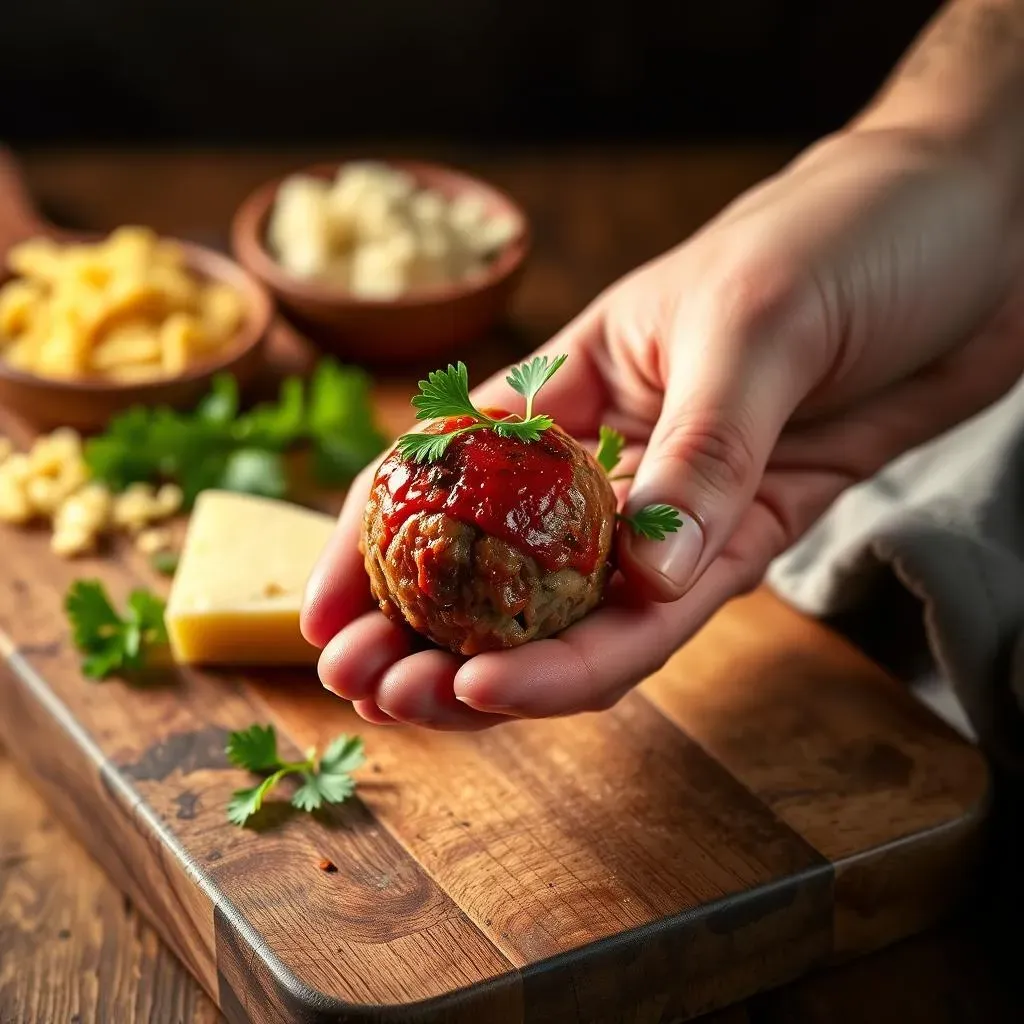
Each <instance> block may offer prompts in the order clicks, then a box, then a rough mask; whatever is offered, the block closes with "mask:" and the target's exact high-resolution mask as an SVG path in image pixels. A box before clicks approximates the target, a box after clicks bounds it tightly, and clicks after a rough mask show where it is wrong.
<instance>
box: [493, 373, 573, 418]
mask: <svg viewBox="0 0 1024 1024" xmlns="http://www.w3.org/2000/svg"><path fill="white" fill-rule="evenodd" d="M568 358H569V357H568V356H567V355H561V356H556V357H555V359H554V360H553V361H550V362H549V360H548V357H547V356H534V357H533V359H531V360H530V361H529V362H528V363H523V364H522V365H521V366H517V367H515V368H514V369H513V370H512V371H511V372H510V373H509V375H508V376H507V377H506V378H505V380H506V381H508V384H509V387H511V388H512V390H513V391H515V392H518V393H519V394H520V395H522V396H523V398H525V399H526V415H525V416H524V417H523V418H524V419H526V420H528V419H530V417H531V416H533V399H534V398H535V396H536V394H537V392H538V391H540V389H541V388H542V387H544V385H545V384H547V382H548V381H549V380H551V378H552V377H553V376H554V375H555V374H556V373H557V372H558V371H559V370H560V369H561V368H562V364H563V363H564V362H565V361H566V359H568ZM542 429H543V428H542Z"/></svg>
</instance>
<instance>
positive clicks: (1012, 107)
mask: <svg viewBox="0 0 1024 1024" xmlns="http://www.w3.org/2000/svg"><path fill="white" fill-rule="evenodd" d="M854 126H855V127H866V128H890V127H909V128H913V129H916V130H921V131H922V132H925V133H927V134H930V135H932V136H934V137H936V138H938V139H940V140H943V141H948V142H950V143H953V144H957V145H962V146H965V147H969V148H970V149H971V151H972V152H974V153H976V154H977V155H978V156H979V157H980V158H981V159H982V160H984V161H985V162H986V164H988V165H989V166H990V167H991V168H992V170H993V172H994V173H996V174H997V175H999V177H1000V178H1001V179H1002V180H1003V181H1004V182H1005V183H1006V185H1007V186H1008V187H1009V188H1011V189H1013V190H1014V192H1015V193H1016V195H1017V196H1019V197H1021V198H1022V199H1024V0H951V2H949V3H947V4H946V6H945V7H944V8H943V9H942V10H941V11H940V12H939V13H938V15H936V17H935V18H934V19H933V21H932V22H931V24H930V25H929V26H928V27H927V28H926V29H925V30H924V32H922V34H921V35H920V36H919V38H918V39H917V40H916V41H915V43H914V45H913V46H912V47H911V49H910V50H909V51H908V53H907V55H906V56H905V57H904V58H903V60H902V61H901V62H900V64H899V65H898V66H897V68H896V70H895V71H894V72H893V74H892V76H891V78H890V79H889V81H888V82H887V83H886V85H885V86H884V88H883V89H882V91H881V92H880V94H879V95H878V97H877V98H876V99H875V100H874V101H873V102H872V103H871V104H870V106H869V107H868V108H867V110H866V111H865V112H864V113H863V114H862V115H860V117H859V118H857V119H856V121H855V122H854Z"/></svg>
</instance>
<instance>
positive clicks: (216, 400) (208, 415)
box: [196, 373, 239, 424]
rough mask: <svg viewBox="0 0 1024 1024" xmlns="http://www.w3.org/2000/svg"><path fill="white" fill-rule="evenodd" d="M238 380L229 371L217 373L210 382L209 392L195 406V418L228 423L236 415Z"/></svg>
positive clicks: (209, 421)
mask: <svg viewBox="0 0 1024 1024" xmlns="http://www.w3.org/2000/svg"><path fill="white" fill-rule="evenodd" d="M238 405H239V396H238V381H237V380H236V379H235V378H234V377H232V376H231V374H229V373H218V374H217V376H216V377H214V378H213V380H212V381H211V382H210V393H209V394H208V395H206V397H205V398H203V399H201V400H200V402H199V404H198V405H197V406H196V418H197V419H200V420H204V421H205V422H207V423H216V424H225V423H230V422H231V421H232V420H233V419H234V418H235V417H236V416H237V415H238Z"/></svg>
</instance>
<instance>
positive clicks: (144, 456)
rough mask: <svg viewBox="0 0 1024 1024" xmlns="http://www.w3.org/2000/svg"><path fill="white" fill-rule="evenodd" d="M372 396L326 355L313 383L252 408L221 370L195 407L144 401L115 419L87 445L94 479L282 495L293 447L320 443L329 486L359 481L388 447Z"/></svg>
mask: <svg viewBox="0 0 1024 1024" xmlns="http://www.w3.org/2000/svg"><path fill="white" fill-rule="evenodd" d="M371 399H372V394H371V388H370V381H369V378H368V377H367V376H366V374H365V373H363V372H362V371H361V370H355V369H352V368H350V367H346V366H342V365H341V364H340V363H336V362H334V361H333V360H329V359H325V360H323V361H321V363H320V364H319V365H318V366H317V368H316V370H315V371H314V373H313V376H312V378H311V380H310V381H309V384H308V386H307V385H306V384H305V383H304V382H303V381H302V380H300V379H299V378H298V377H289V378H286V379H285V380H284V381H282V383H281V389H280V392H279V394H278V398H277V401H276V402H266V403H263V404H261V405H257V406H255V407H254V408H253V409H251V410H249V411H248V412H242V411H240V404H239V394H238V384H237V382H236V380H235V379H234V378H233V377H231V376H229V375H224V374H221V375H219V376H217V377H215V378H214V380H213V381H212V384H211V390H210V392H209V393H208V394H207V395H206V396H205V397H204V398H203V399H202V400H201V401H200V402H199V404H198V405H197V406H196V408H195V409H194V410H193V411H192V412H177V411H175V410H173V409H169V408H165V407H160V406H158V407H155V408H150V407H142V406H139V407H135V408H132V409H128V410H127V411H126V412H124V413H121V414H120V415H118V416H115V417H114V418H113V419H112V420H111V422H110V425H109V426H108V428H107V430H106V432H105V433H103V434H100V435H98V436H97V437H93V438H90V439H89V441H88V442H87V443H86V448H85V458H86V462H87V464H88V466H89V470H90V473H91V474H92V476H93V478H94V479H96V480H97V481H99V482H101V483H105V484H107V486H108V487H110V488H111V489H112V490H114V491H122V490H124V489H125V488H126V487H127V486H128V485H129V484H132V483H136V482H148V483H156V482H159V481H164V480H171V481H174V482H176V483H178V484H179V485H180V486H181V488H182V490H183V491H184V494H185V502H186V505H191V503H192V502H193V501H194V500H195V498H196V496H197V495H198V494H199V493H200V492H201V491H203V490H206V489H207V488H209V487H220V488H223V489H225V490H238V491H245V492H249V493H255V494H263V495H268V496H271V497H281V496H283V495H284V493H285V491H286V488H287V474H286V473H285V471H284V465H283V462H282V461H281V458H280V454H281V453H283V452H285V451H287V450H290V449H292V448H295V447H299V446H306V447H310V448H311V449H312V451H313V468H314V471H315V472H316V474H317V477H318V479H319V480H320V482H321V483H323V484H325V485H334V484H339V483H345V482H347V481H349V480H351V479H352V477H353V476H355V475H356V473H357V472H359V470H361V469H362V468H363V467H364V466H365V465H367V464H368V463H369V462H370V461H371V460H372V459H373V457H374V456H375V455H377V454H378V453H379V452H380V451H381V449H382V448H383V447H384V438H383V436H382V435H381V434H380V431H379V430H378V428H377V426H376V423H375V421H374V413H373V404H372V400H371Z"/></svg>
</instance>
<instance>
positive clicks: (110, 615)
mask: <svg viewBox="0 0 1024 1024" xmlns="http://www.w3.org/2000/svg"><path fill="white" fill-rule="evenodd" d="M64 610H65V612H66V613H67V617H68V620H69V622H70V623H71V637H72V641H73V642H74V645H75V647H77V648H78V650H79V651H81V652H82V654H84V655H85V657H84V658H83V660H82V672H83V674H84V675H86V676H88V677H89V678H90V679H106V678H107V677H108V676H110V675H113V674H115V673H116V672H121V671H135V670H138V669H142V668H144V667H145V664H146V660H147V657H148V655H149V654H150V653H151V651H152V650H153V648H155V647H157V646H160V645H163V644H166V643H167V629H166V626H165V624H164V603H163V601H162V600H160V598H158V597H156V596H155V595H153V594H151V593H149V592H148V591H145V590H135V591H133V592H132V594H131V596H130V597H129V598H128V609H127V614H126V615H125V617H124V618H122V617H121V616H120V615H118V613H117V611H115V609H114V606H113V605H112V604H111V602H110V598H109V597H108V596H107V593H106V591H105V590H104V588H103V584H102V583H100V582H99V580H77V581H76V582H75V583H73V584H72V585H71V588H70V589H69V590H68V593H67V597H66V598H65V599H64Z"/></svg>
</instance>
